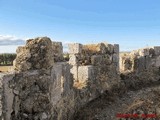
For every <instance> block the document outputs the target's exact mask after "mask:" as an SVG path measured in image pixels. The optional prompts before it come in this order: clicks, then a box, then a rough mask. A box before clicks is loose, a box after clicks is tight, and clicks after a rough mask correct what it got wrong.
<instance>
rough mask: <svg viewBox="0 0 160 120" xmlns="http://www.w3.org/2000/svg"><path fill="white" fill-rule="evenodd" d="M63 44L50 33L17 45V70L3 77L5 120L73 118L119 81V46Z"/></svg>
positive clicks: (69, 119)
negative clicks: (66, 47)
mask: <svg viewBox="0 0 160 120" xmlns="http://www.w3.org/2000/svg"><path fill="white" fill-rule="evenodd" d="M69 49H70V51H69V52H70V60H69V62H63V56H62V54H63V51H62V44H61V43H59V42H52V41H51V40H50V39H49V38H47V37H42V38H36V39H30V40H28V41H27V43H26V45H25V46H23V47H19V48H18V49H17V58H16V59H15V61H14V71H13V73H10V74H6V75H1V77H0V78H1V86H0V89H1V93H0V95H1V96H3V99H2V100H1V103H2V107H0V109H1V111H2V114H0V116H1V119H2V118H3V119H4V120H72V119H73V115H74V113H75V112H76V111H78V110H79V109H80V108H81V107H83V106H84V105H86V104H87V103H88V102H90V101H91V100H93V99H95V98H97V97H98V96H100V95H101V94H102V93H103V92H104V91H106V90H108V91H109V90H111V89H112V88H113V87H116V86H117V85H118V84H119V80H120V79H119V74H118V67H119V59H118V57H119V46H118V45H111V44H104V43H99V44H93V45H81V44H71V45H69Z"/></svg>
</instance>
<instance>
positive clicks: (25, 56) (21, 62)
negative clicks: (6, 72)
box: [14, 37, 54, 71]
mask: <svg viewBox="0 0 160 120" xmlns="http://www.w3.org/2000/svg"><path fill="white" fill-rule="evenodd" d="M53 55H54V54H53V49H52V42H51V40H50V39H49V38H47V37H42V38H36V39H29V40H27V43H26V46H24V47H19V48H18V49H17V57H16V59H15V61H14V69H15V70H16V71H26V70H34V69H49V68H50V67H51V66H53V63H54V56H53Z"/></svg>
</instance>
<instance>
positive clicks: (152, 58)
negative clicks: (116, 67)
mask: <svg viewBox="0 0 160 120" xmlns="http://www.w3.org/2000/svg"><path fill="white" fill-rule="evenodd" d="M152 67H160V46H155V47H150V48H143V49H139V50H134V51H132V52H130V53H121V55H120V70H121V72H125V71H129V72H136V73H139V72H142V71H144V70H147V69H150V68H152Z"/></svg>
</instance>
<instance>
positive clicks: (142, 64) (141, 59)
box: [138, 56, 145, 72]
mask: <svg viewBox="0 0 160 120" xmlns="http://www.w3.org/2000/svg"><path fill="white" fill-rule="evenodd" d="M143 70H145V57H143V56H141V57H139V58H138V72H141V71H143Z"/></svg>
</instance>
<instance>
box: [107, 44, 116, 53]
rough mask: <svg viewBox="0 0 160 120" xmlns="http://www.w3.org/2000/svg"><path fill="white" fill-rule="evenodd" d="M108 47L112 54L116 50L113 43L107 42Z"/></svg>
mask: <svg viewBox="0 0 160 120" xmlns="http://www.w3.org/2000/svg"><path fill="white" fill-rule="evenodd" d="M106 47H107V49H108V52H109V53H111V54H112V53H113V52H114V46H113V45H112V44H106Z"/></svg>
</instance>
